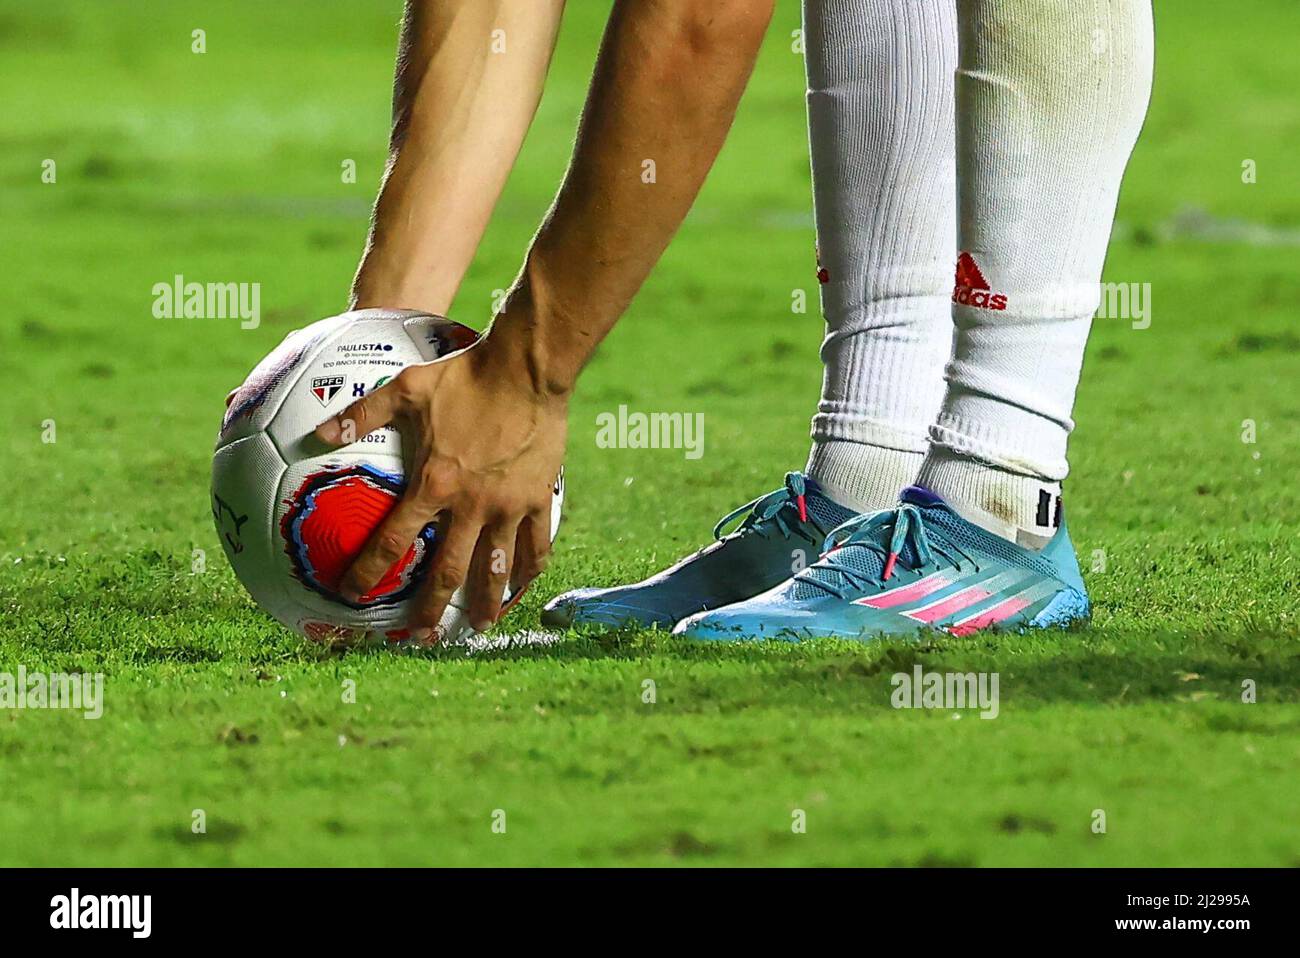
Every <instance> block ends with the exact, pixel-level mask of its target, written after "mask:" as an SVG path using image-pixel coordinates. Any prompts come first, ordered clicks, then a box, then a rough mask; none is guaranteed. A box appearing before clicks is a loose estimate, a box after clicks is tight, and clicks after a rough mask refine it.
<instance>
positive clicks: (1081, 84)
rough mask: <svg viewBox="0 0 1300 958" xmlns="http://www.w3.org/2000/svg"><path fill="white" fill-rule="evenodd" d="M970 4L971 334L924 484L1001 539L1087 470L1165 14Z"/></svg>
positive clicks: (962, 313) (961, 339)
mask: <svg viewBox="0 0 1300 958" xmlns="http://www.w3.org/2000/svg"><path fill="white" fill-rule="evenodd" d="M957 9H958V20H959V21H960V41H959V45H960V53H959V58H960V66H959V69H958V73H957V168H958V206H959V210H960V226H959V235H958V245H959V247H960V249H961V251H962V252H961V255H960V257H959V260H958V268H957V284H956V290H955V291H954V293H953V307H952V311H953V319H954V321H955V325H956V329H957V339H956V345H955V348H954V353H953V358H952V361H951V362H950V363H949V365H948V369H947V373H946V378H947V380H948V391H947V394H946V396H945V398H944V402H943V407H942V409H941V410H940V412H939V416H938V419H937V420H936V423H935V425H934V426H933V427H932V428H931V430H930V438H931V441H932V444H933V445H932V449H931V452H930V455H929V456H928V457H927V460H926V462H925V465H924V466H923V467H922V469H921V474H920V476H919V477H918V482H919V483H920V484H922V485H925V486H927V487H928V488H931V489H933V490H934V491H935V492H937V493H939V494H940V495H941V496H944V497H945V498H947V499H949V501H950V502H951V503H952V505H953V506H954V508H956V509H957V510H958V512H962V513H963V514H966V512H969V513H970V515H968V516H967V518H969V519H970V520H971V521H972V522H978V523H980V524H982V525H986V526H987V527H989V528H990V529H991V530H992V531H994V532H998V533H999V534H1001V535H1006V526H1007V525H1008V524H1010V525H1012V526H1014V527H1015V529H1016V530H1018V531H1019V532H1020V533H1023V534H1025V535H1028V536H1033V535H1039V536H1041V535H1043V534H1045V531H1044V530H1042V529H1037V528H1035V525H1036V524H1035V523H1033V522H1028V519H1029V517H1034V518H1037V517H1039V516H1041V514H1042V513H1041V510H1040V508H1039V506H1040V499H1041V496H1042V494H1043V490H1044V489H1046V490H1047V494H1048V495H1049V496H1055V495H1057V494H1059V483H1060V480H1062V479H1064V478H1065V475H1066V473H1067V471H1068V469H1069V467H1068V465H1067V463H1066V459H1065V450H1066V441H1067V439H1068V437H1069V434H1070V431H1071V430H1072V429H1073V428H1074V423H1073V421H1072V420H1071V418H1070V416H1071V413H1072V410H1073V407H1074V394H1075V389H1076V387H1077V386H1078V383H1079V372H1080V368H1081V366H1082V364H1083V349H1084V345H1085V343H1086V342H1087V339H1088V330H1089V327H1090V325H1091V322H1092V316H1093V313H1095V312H1096V310H1097V306H1098V304H1099V300H1100V282H1101V270H1102V263H1103V261H1104V260H1105V256H1106V246H1107V244H1108V242H1109V238H1110V231H1111V226H1112V225H1113V222H1114V216H1115V205H1116V202H1117V199H1118V196H1119V187H1120V181H1121V179H1122V178H1123V175H1124V168H1125V166H1126V165H1127V163H1128V158H1129V154H1130V153H1131V152H1132V149H1133V145H1134V143H1135V142H1136V140H1137V136H1138V132H1139V130H1140V129H1141V126H1142V120H1143V118H1144V117H1145V115H1146V108H1147V102H1148V100H1149V98H1150V93H1151V73H1152V59H1153V48H1154V41H1153V36H1152V23H1151V3H1150V0H958V4H957ZM1051 511H1052V513H1053V515H1055V513H1056V510H1055V508H1054V507H1053V509H1052V510H1051ZM988 515H992V516H994V517H1000V520H1001V522H1000V524H999V522H993V521H989V520H988V518H987V516H988ZM1048 531H1050V530H1048ZM1015 537H1016V536H1014V535H1012V536H1008V538H1015Z"/></svg>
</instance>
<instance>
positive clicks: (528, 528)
mask: <svg viewBox="0 0 1300 958" xmlns="http://www.w3.org/2000/svg"><path fill="white" fill-rule="evenodd" d="M550 555H551V518H550V516H549V515H547V514H546V513H544V512H534V513H530V514H529V515H527V516H524V520H523V522H521V523H519V532H518V539H517V541H516V545H515V565H514V569H513V570H512V572H511V575H510V589H511V591H512V592H514V596H513V597H512V599H511V604H512V605H513V604H514V599H517V598H518V597H519V596H520V595H521V594H522V593H523V591H524V590H525V589H527V588H528V586H529V585H531V584H532V581H533V580H534V579H536V578H537V577H538V576H539V575H541V574H542V572H544V571H545V569H546V563H547V560H548V559H549V558H550Z"/></svg>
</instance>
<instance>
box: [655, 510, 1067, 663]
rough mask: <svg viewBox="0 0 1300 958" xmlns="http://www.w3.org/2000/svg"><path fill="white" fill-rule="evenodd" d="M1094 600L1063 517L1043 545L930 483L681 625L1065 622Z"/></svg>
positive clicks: (888, 631)
mask: <svg viewBox="0 0 1300 958" xmlns="http://www.w3.org/2000/svg"><path fill="white" fill-rule="evenodd" d="M1089 614H1090V608H1089V604H1088V595H1087V591H1086V590H1085V589H1084V585H1083V579H1082V577H1081V576H1080V575H1079V563H1078V560H1077V559H1076V558H1075V555H1074V547H1073V546H1072V545H1071V544H1070V535H1069V532H1068V531H1067V530H1066V526H1065V521H1064V519H1062V521H1061V526H1060V528H1059V529H1058V530H1057V532H1056V535H1055V536H1053V537H1052V539H1051V540H1050V541H1049V542H1048V544H1047V545H1046V546H1045V547H1044V548H1043V549H1042V550H1041V551H1034V550H1031V549H1026V548H1023V547H1021V546H1018V545H1016V544H1015V543H1013V542H1009V541H1007V540H1006V539H1003V538H1001V537H999V536H996V535H994V534H993V533H991V532H988V531H986V530H984V529H982V528H980V527H979V526H977V525H975V524H973V523H971V522H967V521H966V520H965V519H963V518H962V517H961V516H959V515H957V513H956V512H954V511H953V510H952V509H951V508H950V507H949V506H948V504H947V503H945V502H944V501H943V500H942V499H940V498H939V497H938V496H936V495H935V494H934V493H932V492H930V491H929V490H927V489H922V488H920V487H919V486H911V487H909V488H907V489H904V490H903V493H902V497H901V501H900V503H899V505H898V506H897V507H896V508H894V509H887V510H884V511H882V512H874V513H869V514H867V515H862V516H858V517H856V518H854V519H851V520H849V521H848V522H846V523H844V524H843V525H842V526H840V527H839V528H837V529H835V530H834V531H833V532H832V533H831V535H830V537H829V538H828V539H827V540H826V548H825V550H824V551H823V554H822V557H821V559H819V560H818V561H817V562H816V563H814V564H813V565H811V566H809V567H808V568H807V569H805V570H803V571H802V572H800V573H798V574H797V575H795V576H794V577H793V578H791V579H790V580H789V581H787V582H785V583H782V584H781V585H778V586H776V587H775V588H773V589H770V590H768V591H767V592H764V593H763V594H761V595H757V596H755V597H754V598H752V599H748V600H746V601H743V602H737V603H735V604H733V605H729V606H727V607H726V608H723V609H716V610H714V611H711V612H703V613H700V614H698V615H693V616H691V617H690V618H688V619H685V620H684V621H682V622H680V623H678V625H677V627H676V628H675V629H674V630H673V633H674V634H676V635H685V636H690V637H691V638H697V639H723V640H727V639H763V638H777V639H787V640H791V641H798V640H800V639H809V638H827V637H840V638H854V639H858V638H862V639H869V638H872V637H875V636H881V635H916V634H917V633H930V634H934V633H935V632H936V631H937V632H945V633H948V634H950V635H958V636H961V635H969V634H970V633H972V632H977V631H980V630H982V629H991V630H995V631H1019V630H1023V629H1029V628H1045V627H1051V626H1064V625H1070V624H1072V623H1075V622H1082V621H1086V620H1087V619H1088V616H1089Z"/></svg>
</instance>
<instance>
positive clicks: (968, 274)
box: [952, 253, 1007, 310]
mask: <svg viewBox="0 0 1300 958" xmlns="http://www.w3.org/2000/svg"><path fill="white" fill-rule="evenodd" d="M991 290H992V287H991V286H989V281H988V280H986V279H985V278H984V274H983V273H981V272H980V268H979V266H978V265H976V263H975V257H974V256H971V254H970V253H962V254H961V255H960V256H958V257H957V285H956V287H955V288H954V289H953V291H952V301H953V302H954V303H958V304H960V305H962V306H974V307H975V308H976V309H996V310H1002V309H1006V308H1007V297H1006V296H1005V295H1004V294H1002V293H994V292H992V291H991Z"/></svg>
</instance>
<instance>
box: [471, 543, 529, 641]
mask: <svg viewBox="0 0 1300 958" xmlns="http://www.w3.org/2000/svg"><path fill="white" fill-rule="evenodd" d="M518 526H519V522H518V520H513V521H511V520H505V521H503V522H500V523H493V524H492V525H490V526H484V527H483V531H482V532H481V533H480V534H479V538H478V545H477V546H476V547H475V549H474V561H473V563H472V564H471V566H470V576H469V623H470V626H471V627H472V628H473V629H474V631H476V632H483V631H485V630H487V629H489V628H491V627H492V623H494V622H496V620H497V617H498V616H500V615H501V602H502V599H503V598H504V596H505V592H506V586H507V585H508V584H509V582H510V567H511V564H512V560H513V559H514V555H515V530H516V529H517V528H518Z"/></svg>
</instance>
